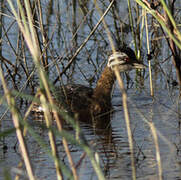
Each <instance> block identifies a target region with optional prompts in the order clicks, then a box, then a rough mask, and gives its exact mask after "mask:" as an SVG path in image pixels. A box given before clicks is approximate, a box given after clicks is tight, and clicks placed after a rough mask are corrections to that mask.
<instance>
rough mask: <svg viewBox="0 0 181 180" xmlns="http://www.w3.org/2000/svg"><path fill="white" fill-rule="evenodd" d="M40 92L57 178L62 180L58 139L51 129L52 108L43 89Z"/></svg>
mask: <svg viewBox="0 0 181 180" xmlns="http://www.w3.org/2000/svg"><path fill="white" fill-rule="evenodd" d="M38 94H39V95H40V102H41V106H42V108H43V109H44V117H45V122H46V126H47V127H48V129H49V130H48V136H49V140H50V145H51V149H52V155H53V157H54V163H55V168H56V173H57V178H58V179H59V180H62V179H63V176H62V172H61V168H60V165H59V161H58V158H59V156H58V152H57V147H56V142H55V141H56V140H55V136H54V134H53V132H52V130H51V127H52V116H51V112H50V111H51V110H50V108H49V107H48V102H47V100H46V97H45V95H44V94H43V93H42V92H41V91H39V92H38Z"/></svg>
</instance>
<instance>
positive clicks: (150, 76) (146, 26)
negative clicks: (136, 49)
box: [144, 10, 154, 96]
mask: <svg viewBox="0 0 181 180" xmlns="http://www.w3.org/2000/svg"><path fill="white" fill-rule="evenodd" d="M144 17H145V28H146V42H147V50H148V54H150V44H149V34H148V21H147V14H146V10H144ZM148 67H149V78H150V94H151V96H154V91H153V81H152V69H151V61H150V60H149V61H148Z"/></svg>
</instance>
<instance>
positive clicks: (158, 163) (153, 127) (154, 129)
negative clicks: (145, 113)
mask: <svg viewBox="0 0 181 180" xmlns="http://www.w3.org/2000/svg"><path fill="white" fill-rule="evenodd" d="M149 126H150V130H151V133H152V135H153V140H154V143H155V150H156V160H157V165H158V177H159V180H162V179H163V172H162V163H161V157H160V148H159V143H158V136H157V133H156V128H155V126H154V123H153V122H149Z"/></svg>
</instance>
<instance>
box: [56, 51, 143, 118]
mask: <svg viewBox="0 0 181 180" xmlns="http://www.w3.org/2000/svg"><path fill="white" fill-rule="evenodd" d="M115 67H118V70H119V71H120V72H125V71H130V70H132V69H143V68H145V65H144V64H142V63H140V62H139V61H137V60H136V56H135V54H134V52H133V50H131V49H130V48H126V49H125V50H122V51H121V52H115V53H113V54H112V55H111V56H109V58H108V63H107V66H106V67H105V68H104V70H103V72H102V74H101V76H100V78H99V80H98V82H97V85H96V87H95V88H94V89H92V88H89V87H86V86H83V85H70V84H68V85H66V86H64V87H63V88H61V90H60V88H59V89H57V90H56V91H57V92H58V94H61V98H59V97H60V96H59V97H58V96H57V97H58V98H56V100H55V101H56V104H59V107H60V108H62V107H63V108H65V107H68V108H65V109H68V111H71V112H73V113H74V114H76V115H78V118H79V119H80V120H85V119H86V120H87V119H91V120H92V118H96V117H98V116H101V115H103V114H107V113H109V112H110V110H111V108H112V106H111V92H112V87H113V84H114V82H115V80H116V77H115V74H114V68H115ZM62 97H63V98H62ZM60 104H61V105H60Z"/></svg>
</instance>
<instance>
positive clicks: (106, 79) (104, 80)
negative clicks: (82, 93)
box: [93, 66, 115, 100]
mask: <svg viewBox="0 0 181 180" xmlns="http://www.w3.org/2000/svg"><path fill="white" fill-rule="evenodd" d="M114 81H115V75H114V72H113V71H112V70H111V68H109V67H107V66H106V67H105V68H104V70H103V72H102V74H101V77H100V78H99V80H98V82H97V86H96V88H95V89H94V93H93V97H94V98H95V99H96V98H98V99H100V98H106V99H109V100H110V98H111V92H112V87H113V84H114Z"/></svg>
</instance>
